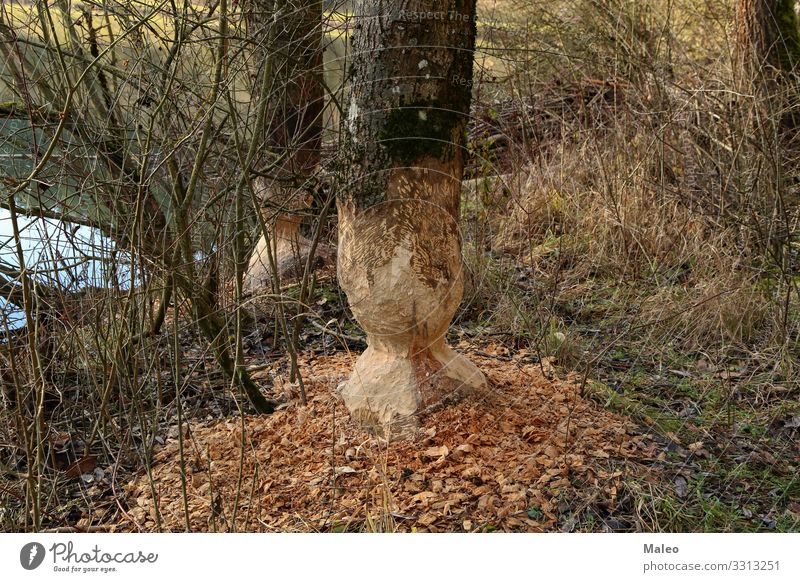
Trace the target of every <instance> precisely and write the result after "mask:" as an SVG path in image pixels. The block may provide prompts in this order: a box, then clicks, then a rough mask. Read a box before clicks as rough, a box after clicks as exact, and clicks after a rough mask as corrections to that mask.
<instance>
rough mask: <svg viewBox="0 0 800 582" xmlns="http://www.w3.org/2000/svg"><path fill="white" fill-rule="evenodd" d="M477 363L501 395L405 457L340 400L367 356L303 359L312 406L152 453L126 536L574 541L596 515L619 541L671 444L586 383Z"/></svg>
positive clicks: (543, 367) (464, 404)
mask: <svg viewBox="0 0 800 582" xmlns="http://www.w3.org/2000/svg"><path fill="white" fill-rule="evenodd" d="M461 347H462V348H464V347H466V345H465V346H461ZM465 351H467V352H468V353H469V357H470V358H472V359H473V361H475V362H476V363H477V364H478V365H479V366H480V367H481V368H482V369H483V370H484V372H485V373H486V374H487V377H488V378H489V381H490V383H491V387H492V389H491V391H490V394H489V395H488V396H487V397H484V398H481V399H477V398H474V397H473V398H468V399H465V400H462V401H461V402H458V403H456V404H453V405H451V406H449V407H446V408H443V409H441V410H439V411H436V412H433V413H431V414H430V415H429V416H428V417H427V418H425V419H424V423H423V426H422V427H421V430H420V433H419V436H418V438H417V439H415V440H414V441H406V442H393V443H387V442H386V441H385V440H382V439H380V438H377V437H374V436H371V435H369V434H367V433H365V432H364V431H362V430H361V429H359V428H358V427H357V426H356V425H355V424H354V423H353V422H351V420H350V419H349V417H348V415H347V412H346V410H345V408H344V406H343V404H342V402H341V399H340V398H339V397H338V395H337V392H336V387H337V385H338V384H339V383H340V382H341V381H343V380H344V379H345V378H346V377H347V374H348V373H349V371H350V370H351V369H352V365H353V363H354V361H355V357H356V355H355V354H353V355H350V354H347V353H338V354H334V355H330V356H322V357H316V358H306V359H304V360H303V361H302V365H301V370H302V374H303V377H304V379H305V386H306V390H307V392H308V405H307V406H301V405H300V404H299V403H298V402H297V401H296V400H290V401H289V402H288V403H287V404H286V405H285V406H284V407H282V409H281V410H279V411H278V412H277V413H275V414H273V415H270V416H245V417H244V418H242V417H238V418H230V419H227V420H223V421H219V420H215V421H210V422H209V423H208V424H200V423H190V424H184V436H185V437H186V438H184V439H183V455H181V454H180V443H179V442H178V438H177V435H176V437H175V438H172V439H170V440H168V441H166V443H165V445H164V446H163V447H161V448H160V450H159V451H158V452H157V454H156V455H155V463H154V466H153V468H152V473H151V475H152V484H151V481H150V479H149V478H148V476H147V475H140V476H139V477H137V478H136V479H135V480H134V481H132V482H131V483H129V484H128V485H127V486H126V487H125V491H126V495H127V499H128V507H129V509H128V510H127V512H126V515H125V516H124V518H123V520H122V522H121V523H119V524H118V528H119V529H120V530H128V531H158V530H161V531H184V530H187V529H190V530H191V531H232V530H235V531H248V532H251V531H306V532H318V531H430V532H437V531H459V532H460V531H531V532H538V531H552V530H564V531H572V530H573V529H574V528H575V524H576V522H577V521H578V516H580V515H581V514H583V513H584V512H585V511H586V510H587V508H590V509H591V511H592V512H593V515H597V516H600V519H601V520H603V521H605V520H608V522H609V523H610V525H608V526H607V527H605V528H601V529H607V530H611V529H618V523H617V522H615V521H614V520H615V512H616V511H617V508H618V505H619V503H620V499H619V496H620V484H621V481H622V480H623V479H626V478H629V477H632V476H634V475H635V476H636V477H637V478H638V479H641V478H642V477H645V478H646V475H645V474H646V473H647V472H649V471H651V470H652V469H651V468H649V467H648V464H649V463H651V462H652V461H653V460H654V459H656V458H657V457H658V456H659V454H661V453H660V445H659V444H658V443H657V442H655V441H654V440H653V439H652V438H651V437H650V436H648V435H647V434H646V433H642V432H640V431H639V430H638V429H637V427H636V425H635V424H633V423H632V422H631V421H630V420H628V419H625V418H623V417H620V416H617V415H615V414H612V413H610V412H608V411H606V410H604V409H603V408H602V407H601V406H600V405H599V404H597V403H595V402H594V401H592V400H589V399H586V398H583V397H582V396H581V394H580V393H581V378H580V377H579V376H577V375H570V376H569V377H567V378H562V379H559V378H556V377H555V372H554V370H553V368H552V367H551V366H550V365H549V364H548V363H547V361H545V362H544V363H539V362H537V361H536V358H535V357H533V356H532V355H531V354H527V353H526V352H524V351H523V352H519V353H516V354H515V355H514V356H513V357H510V356H508V355H507V354H508V352H507V351H506V350H505V349H504V348H503V347H502V346H498V347H496V348H483V349H480V350H477V349H472V350H465ZM261 374H263V375H265V376H267V375H269V376H270V381H276V382H277V385H280V384H281V379H280V377H278V378H277V380H276V379H275V371H274V370H264V371H263V372H261ZM284 390H285V391H286V392H287V393H288V394H290V395H295V394H294V388H293V386H292V385H288V384H284ZM175 432H177V431H175ZM182 469H183V471H184V472H185V495H184V494H183V491H184V487H183V485H182V476H181V470H182ZM154 499H155V500H157V501H154ZM187 511H188V516H187ZM615 524H616V525H617V527H615Z"/></svg>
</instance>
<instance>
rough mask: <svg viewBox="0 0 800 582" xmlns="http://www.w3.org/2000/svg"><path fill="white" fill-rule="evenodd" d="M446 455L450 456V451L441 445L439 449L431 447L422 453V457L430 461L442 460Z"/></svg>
mask: <svg viewBox="0 0 800 582" xmlns="http://www.w3.org/2000/svg"><path fill="white" fill-rule="evenodd" d="M448 454H450V449H448V448H447V447H446V446H445V445H442V446H441V447H431V448H429V449H427V450H426V451H425V452H424V453H422V455H423V456H425V457H428V458H431V459H436V458H443V457H446V456H447V455H448Z"/></svg>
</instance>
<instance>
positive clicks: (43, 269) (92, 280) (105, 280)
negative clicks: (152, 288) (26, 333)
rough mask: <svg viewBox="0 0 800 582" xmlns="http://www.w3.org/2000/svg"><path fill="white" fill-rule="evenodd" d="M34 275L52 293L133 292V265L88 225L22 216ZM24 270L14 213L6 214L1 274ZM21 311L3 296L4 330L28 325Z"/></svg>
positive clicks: (1, 214) (0, 225) (0, 212)
mask: <svg viewBox="0 0 800 582" xmlns="http://www.w3.org/2000/svg"><path fill="white" fill-rule="evenodd" d="M18 224H19V230H20V241H19V242H20V243H21V246H22V250H23V257H24V260H25V266H26V268H27V270H28V273H29V274H30V276H31V277H32V278H33V280H34V281H36V282H38V283H41V284H43V285H46V286H47V287H49V288H54V289H60V290H63V291H65V292H75V291H78V290H80V289H85V288H87V287H97V288H102V289H122V290H124V289H128V288H129V287H130V285H131V272H130V267H129V261H128V259H127V256H126V255H125V254H124V253H119V252H116V251H115V249H114V243H113V242H112V241H110V240H109V239H108V238H106V237H104V236H103V235H102V234H100V233H99V232H98V231H97V230H96V229H93V228H90V227H87V226H78V225H73V224H65V223H62V222H59V221H56V220H49V219H43V218H29V217H23V216H20V217H18ZM19 268H20V265H19V260H18V254H17V244H16V240H15V238H14V232H13V228H12V224H11V218H10V215H9V212H8V211H7V210H4V209H0V274H3V275H4V276H5V277H6V278H9V279H14V278H15V277H14V274H15V273H16V272H18V271H19ZM24 323H25V318H24V315H23V314H22V312H21V311H20V310H19V308H18V307H17V306H15V305H12V304H10V303H8V302H7V301H6V299H5V298H4V297H0V331H2V330H4V329H5V330H12V329H16V328H19V327H20V326H22V325H24Z"/></svg>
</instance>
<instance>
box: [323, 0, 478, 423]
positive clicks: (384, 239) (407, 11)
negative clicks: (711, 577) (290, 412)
mask: <svg viewBox="0 0 800 582" xmlns="http://www.w3.org/2000/svg"><path fill="white" fill-rule="evenodd" d="M355 13H356V15H357V17H356V18H357V23H356V24H355V30H354V32H353V57H352V79H351V87H352V88H351V93H350V95H349V100H348V103H347V105H348V110H347V116H346V119H345V120H344V124H343V125H344V127H343V131H344V135H345V148H344V157H345V168H344V169H343V174H344V176H345V181H344V183H342V184H341V185H340V187H339V193H338V195H339V198H338V200H337V205H338V210H339V254H338V273H339V281H340V283H341V286H342V288H343V289H344V291H345V292H346V293H347V297H348V300H349V303H350V306H351V308H352V311H353V314H354V315H355V317H356V319H357V320H358V322H359V323H360V324H361V325H362V326H363V328H364V330H365V331H366V332H367V338H368V344H369V347H368V348H367V350H366V352H364V354H363V355H362V356H361V357H360V358H359V360H358V362H357V363H356V368H355V371H354V373H353V374H352V376H351V377H350V378H349V380H348V381H347V382H345V383H344V385H343V386H342V396H343V398H344V402H345V405H346V406H347V408H348V409H349V411H350V413H351V415H352V416H353V417H354V418H356V419H357V420H358V421H360V422H361V423H362V425H364V426H367V427H371V428H373V429H375V430H376V431H377V432H379V433H382V434H384V435H385V436H387V437H388V438H404V437H407V436H410V435H411V434H413V433H414V429H415V427H416V426H418V423H419V417H420V415H421V414H424V412H425V411H427V410H430V409H431V408H432V407H438V406H439V405H441V404H443V403H445V402H446V401H448V400H450V399H453V398H457V397H459V396H461V395H462V394H464V393H465V392H468V391H475V390H480V389H482V388H483V387H484V386H485V385H486V380H485V378H484V376H483V374H482V373H481V372H480V371H479V370H478V369H477V368H476V367H475V366H474V365H473V364H472V363H471V362H470V361H469V360H467V359H466V358H465V357H464V356H462V355H460V354H457V353H455V352H454V351H453V350H452V349H451V348H450V347H448V346H447V344H446V343H445V334H446V332H447V329H448V327H449V325H450V322H451V320H452V317H453V315H454V313H455V311H456V309H457V308H458V305H459V303H460V301H461V297H462V293H463V278H464V276H463V264H462V258H461V241H460V233H459V228H458V218H459V204H460V189H461V180H462V176H463V171H464V159H465V145H466V126H467V121H468V117H469V112H470V103H471V96H472V68H473V56H474V48H475V37H476V22H475V0H446V1H433V0H392V1H388V2H375V1H374V0H360V1H357V2H356V3H355Z"/></svg>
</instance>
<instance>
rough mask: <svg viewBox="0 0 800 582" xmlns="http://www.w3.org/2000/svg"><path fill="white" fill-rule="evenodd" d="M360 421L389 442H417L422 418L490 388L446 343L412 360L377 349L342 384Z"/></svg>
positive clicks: (347, 401) (364, 356)
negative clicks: (411, 439) (415, 438)
mask: <svg viewBox="0 0 800 582" xmlns="http://www.w3.org/2000/svg"><path fill="white" fill-rule="evenodd" d="M339 389H340V391H341V395H342V398H343V400H344V404H345V406H346V407H347V409H348V410H349V411H350V414H351V416H352V417H353V419H354V420H356V421H357V422H359V423H360V424H361V425H362V426H363V427H365V428H367V429H368V430H370V431H372V432H375V433H376V434H378V435H380V436H383V437H384V438H386V439H388V440H399V439H405V438H413V436H414V435H415V434H416V431H417V428H418V427H419V426H420V423H421V419H422V418H423V417H424V416H425V415H426V414H429V413H430V412H433V411H434V410H437V409H438V408H439V407H441V406H445V405H447V404H449V403H452V402H455V401H458V400H460V399H461V398H463V397H464V396H467V395H471V394H481V393H483V392H484V391H485V390H486V389H487V383H486V378H485V377H484V375H483V373H482V372H481V371H480V370H479V369H478V368H477V367H476V366H475V365H474V364H473V363H472V362H470V361H469V360H468V359H467V358H466V357H464V356H463V355H461V354H458V353H456V352H454V351H453V350H452V349H451V348H450V347H449V346H447V345H446V344H445V343H444V342H443V341H440V342H438V345H435V346H432V347H428V348H424V349H421V350H419V351H418V352H416V353H414V354H412V355H411V356H410V357H408V356H406V355H399V354H397V353H396V352H394V351H393V350H391V349H390V348H388V347H387V346H386V345H384V344H383V342H378V343H377V345H371V346H370V347H369V348H367V350H366V351H365V352H364V353H363V354H362V355H361V357H360V358H359V359H358V361H357V362H356V366H355V370H354V371H353V374H352V375H351V376H350V378H349V379H348V380H347V381H346V382H344V383H343V384H341V385H340V386H339Z"/></svg>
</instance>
